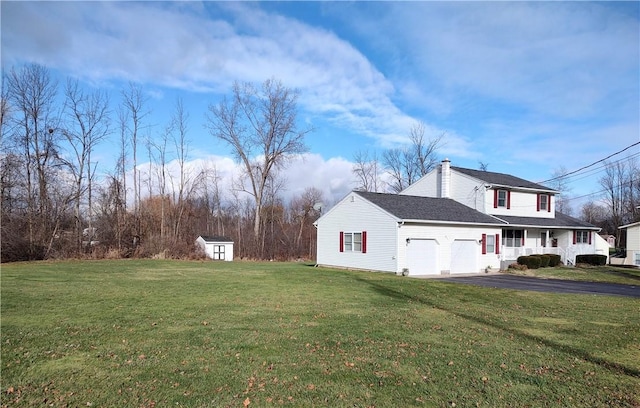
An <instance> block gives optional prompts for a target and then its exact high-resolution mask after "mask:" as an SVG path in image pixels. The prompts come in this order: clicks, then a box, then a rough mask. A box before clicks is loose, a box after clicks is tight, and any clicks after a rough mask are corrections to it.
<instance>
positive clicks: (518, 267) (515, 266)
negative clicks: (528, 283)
mask: <svg viewBox="0 0 640 408" xmlns="http://www.w3.org/2000/svg"><path fill="white" fill-rule="evenodd" d="M509 269H515V270H517V271H526V270H527V269H528V268H527V265H520V264H519V263H512V264H510V265H509Z"/></svg>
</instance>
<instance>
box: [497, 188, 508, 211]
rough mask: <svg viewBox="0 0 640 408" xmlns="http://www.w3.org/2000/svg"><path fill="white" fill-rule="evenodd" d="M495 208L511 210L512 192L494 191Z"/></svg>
mask: <svg viewBox="0 0 640 408" xmlns="http://www.w3.org/2000/svg"><path fill="white" fill-rule="evenodd" d="M493 208H506V209H509V208H511V192H510V191H509V190H493Z"/></svg>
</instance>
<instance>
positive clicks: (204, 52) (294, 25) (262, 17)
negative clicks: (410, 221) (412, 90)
mask: <svg viewBox="0 0 640 408" xmlns="http://www.w3.org/2000/svg"><path fill="white" fill-rule="evenodd" d="M45 16H46V17H45ZM203 16H206V18H205V17H203ZM223 17H224V18H228V19H229V20H230V21H231V20H232V21H233V24H234V25H233V26H232V25H231V24H230V23H229V22H227V21H226V20H225V19H223ZM24 21H30V22H31V21H35V22H38V23H37V24H23V23H22V22H24ZM3 33H8V35H5V37H4V38H3V53H4V55H5V57H6V58H7V60H8V62H15V61H16V60H18V59H20V60H32V61H37V62H40V63H43V64H45V65H47V66H50V67H53V68H60V69H62V70H63V71H70V72H71V73H73V74H74V75H77V76H80V77H85V78H88V79H90V80H93V81H108V80H110V79H113V78H117V79H121V80H133V81H139V82H142V83H145V84H152V85H154V86H166V87H175V88H181V89H186V90H196V91H213V92H220V93H223V92H225V91H226V90H228V89H229V86H230V85H231V83H232V82H233V81H234V80H240V81H250V82H262V81H263V80H265V79H266V78H269V77H272V76H273V77H276V78H278V79H281V80H282V81H283V82H284V83H285V84H286V85H287V86H290V87H294V88H298V89H300V90H301V99H300V106H301V107H302V108H303V109H305V110H306V111H308V112H310V113H312V114H315V115H322V116H324V117H325V118H326V119H327V120H328V121H329V122H330V123H333V124H334V125H335V126H337V127H341V128H345V129H350V130H351V131H352V132H354V133H358V134H361V135H366V136H369V137H371V138H374V139H376V140H378V141H379V142H380V143H381V144H382V145H383V146H389V145H392V144H394V143H397V142H399V141H400V142H401V141H404V140H405V139H406V134H407V129H408V128H409V127H410V126H411V124H412V123H413V122H414V119H413V118H412V117H410V116H409V115H407V114H405V113H403V112H402V111H401V110H400V109H399V108H398V107H397V106H396V105H395V104H394V102H393V101H392V97H393V95H394V93H395V92H396V90H395V89H394V86H393V84H392V83H391V82H390V81H389V80H387V79H386V78H385V77H384V75H382V74H381V73H380V71H378V70H377V69H376V67H375V66H373V65H372V63H371V62H370V61H369V60H368V59H367V58H366V57H365V56H364V55H363V54H362V53H361V52H359V51H358V50H357V49H355V48H354V47H353V46H352V45H351V44H349V43H348V42H346V41H344V40H342V39H340V38H338V37H337V36H336V35H335V34H334V33H333V32H331V31H327V30H325V29H322V28H316V27H312V26H309V25H307V24H305V23H301V22H299V21H297V20H295V19H291V18H287V17H284V16H281V15H277V14H273V13H271V14H270V13H267V12H265V11H262V10H261V9H260V8H259V7H257V6H256V5H255V4H251V3H247V4H244V3H204V5H202V4H200V3H194V4H193V5H191V4H188V5H186V6H185V5H180V6H177V7H176V6H175V5H174V4H173V3H148V2H143V3H130V2H107V3H103V2H100V3H94V2H68V3H60V2H50V3H49V2H45V3H31V4H28V3H27V4H18V3H16V4H10V3H9V4H4V5H3ZM158 95H160V94H158ZM431 127H432V128H433V133H434V134H439V133H442V130H440V129H437V127H435V126H431Z"/></svg>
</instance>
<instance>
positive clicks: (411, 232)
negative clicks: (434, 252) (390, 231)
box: [398, 224, 501, 274]
mask: <svg viewBox="0 0 640 408" xmlns="http://www.w3.org/2000/svg"><path fill="white" fill-rule="evenodd" d="M482 234H494V235H495V234H501V229H499V228H486V227H465V226H444V225H435V224H431V225H424V224H405V225H402V226H401V227H400V229H399V236H398V267H399V268H400V271H402V268H408V267H409V264H410V261H409V260H408V256H407V255H408V251H407V248H408V246H409V245H411V241H412V240H413V239H433V240H435V241H436V242H437V243H438V256H437V261H438V266H437V268H438V270H439V271H440V273H442V274H448V273H451V272H452V271H451V265H452V257H451V248H452V244H453V242H454V240H473V241H475V242H476V247H475V248H476V249H475V252H474V253H470V254H468V255H467V256H470V257H477V258H476V259H477V262H476V266H477V268H476V270H469V271H463V270H458V271H455V272H454V273H458V272H459V273H477V272H482V271H484V269H485V268H486V267H487V266H489V267H491V268H499V267H500V255H499V254H495V253H493V254H485V255H483V254H482V244H481V243H480V240H481V239H482ZM407 238H408V239H409V243H407Z"/></svg>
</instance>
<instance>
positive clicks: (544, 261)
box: [531, 254, 551, 268]
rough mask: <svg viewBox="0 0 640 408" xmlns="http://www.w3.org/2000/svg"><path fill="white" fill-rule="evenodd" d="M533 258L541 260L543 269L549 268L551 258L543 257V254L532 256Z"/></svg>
mask: <svg viewBox="0 0 640 408" xmlns="http://www.w3.org/2000/svg"><path fill="white" fill-rule="evenodd" d="M531 256H535V257H536V258H540V267H541V268H546V267H548V266H549V260H550V259H551V258H549V255H542V254H535V255H531Z"/></svg>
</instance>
